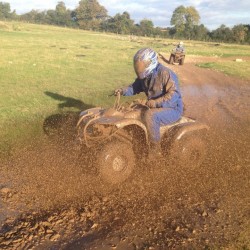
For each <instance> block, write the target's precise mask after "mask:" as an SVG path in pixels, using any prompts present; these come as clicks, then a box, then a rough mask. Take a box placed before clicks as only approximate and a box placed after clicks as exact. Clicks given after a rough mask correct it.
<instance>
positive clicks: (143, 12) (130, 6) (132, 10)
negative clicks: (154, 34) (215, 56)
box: [0, 0, 250, 30]
mask: <svg viewBox="0 0 250 250" xmlns="http://www.w3.org/2000/svg"><path fill="white" fill-rule="evenodd" d="M0 2H8V3H10V6H11V10H14V9H15V10H16V12H17V13H18V14H22V13H26V12H28V11H30V10H32V9H36V10H45V9H55V6H56V4H57V3H58V2H59V1H57V0H0ZM63 2H64V3H65V5H66V6H67V8H69V9H75V8H76V7H77V6H78V3H79V0H64V1H63ZM98 2H99V3H100V4H101V5H103V6H104V7H105V8H106V9H107V11H108V14H109V15H110V16H114V15H115V14H117V13H122V12H124V11H127V12H128V13H129V14H130V17H131V19H133V20H134V21H135V22H136V23H139V22H140V20H142V19H144V18H147V19H150V20H152V21H153V23H154V25H155V26H160V27H169V26H170V19H171V16H172V14H173V11H174V10H175V8H177V7H178V6H180V5H183V6H185V7H187V6H193V7H195V8H196V10H197V11H198V12H199V14H200V17H201V20H200V23H201V24H204V25H205V26H206V27H207V28H208V29H210V30H213V29H216V28H218V27H219V26H220V25H221V24H225V25H226V26H228V27H230V28H231V27H233V26H234V25H236V24H250V0H237V1H235V0H204V1H202V0H175V1H173V0H168V1H167V0H137V1H135V0H133V1H130V0H99V1H98Z"/></svg>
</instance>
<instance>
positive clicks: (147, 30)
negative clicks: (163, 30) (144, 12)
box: [139, 19, 154, 36]
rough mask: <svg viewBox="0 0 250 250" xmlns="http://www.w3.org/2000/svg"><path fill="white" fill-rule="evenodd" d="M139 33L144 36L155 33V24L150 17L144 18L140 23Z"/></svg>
mask: <svg viewBox="0 0 250 250" xmlns="http://www.w3.org/2000/svg"><path fill="white" fill-rule="evenodd" d="M139 33H140V35H143V36H151V35H154V24H153V22H152V21H151V20H149V19H143V20H141V21H140V24H139Z"/></svg>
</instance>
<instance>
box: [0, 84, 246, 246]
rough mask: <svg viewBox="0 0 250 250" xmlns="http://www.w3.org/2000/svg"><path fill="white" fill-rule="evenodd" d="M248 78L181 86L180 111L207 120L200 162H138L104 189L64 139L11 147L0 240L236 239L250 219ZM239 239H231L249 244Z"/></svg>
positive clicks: (137, 242) (193, 242) (180, 242)
mask: <svg viewBox="0 0 250 250" xmlns="http://www.w3.org/2000/svg"><path fill="white" fill-rule="evenodd" d="M248 86H249V85H241V86H240V87H238V86H235V85H232V84H231V85H228V86H225V85H215V84H202V85H200V84H188V85H186V86H185V85H183V86H182V92H183V97H184V102H185V106H186V111H185V113H186V115H187V116H191V117H194V118H197V119H198V120H200V121H202V122H205V123H206V124H208V125H209V126H210V132H209V153H208V157H207V159H206V160H205V162H204V164H203V165H202V167H201V168H200V169H196V170H192V169H189V168H188V164H187V168H184V169H178V168H177V166H173V165H171V166H170V165H168V164H166V165H164V166H163V165H162V164H161V163H156V164H155V165H154V166H148V165H145V166H140V167H141V168H140V172H139V173H138V172H137V173H136V174H135V176H134V177H133V178H131V179H130V180H129V181H128V182H127V183H125V184H123V185H121V186H119V187H117V188H114V189H112V190H110V189H109V188H107V187H105V186H103V184H102V183H101V182H100V180H98V178H95V171H94V170H93V169H92V168H88V166H91V162H90V159H86V158H85V156H84V155H83V156H81V157H79V155H78V149H77V147H75V145H74V144H73V142H72V141H70V140H65V141H59V142H56V143H55V141H53V140H52V141H51V140H48V139H49V138H44V140H43V141H41V142H39V143H38V142H33V143H29V144H30V145H24V147H23V148H22V149H21V150H20V149H19V150H18V151H16V152H13V153H12V156H11V157H10V158H9V159H7V161H6V162H5V163H3V162H2V166H1V173H2V175H1V186H0V188H1V199H0V201H1V203H0V212H1V216H0V222H1V229H0V246H1V247H2V248H6V249H13V248H14V247H17V248H18V247H19V248H24V247H26V248H29V247H33V246H36V247H37V248H38V249H50V248H51V249H59V248H60V249H100V248H105V249H114V247H116V248H117V249H148V248H149V247H152V248H153V249H167V248H170V249H173V248H175V249H181V248H204V247H206V246H207V247H212V248H213V247H215V248H218V247H222V246H227V245H232V244H234V241H235V240H236V239H238V238H239V235H240V233H242V232H243V235H246V234H247V233H246V232H248V230H247V228H246V225H247V223H248V221H249V219H250V218H249V204H250V200H249V197H250V193H249V190H250V189H249V188H250V187H249V177H250V173H249V160H250V159H249V152H250V151H249V145H250V133H249V132H250V131H249V122H250V120H249V118H250V117H249V112H248V111H249V100H250V98H249V88H248ZM83 165H84V169H85V171H83V168H82V167H83ZM244 237H245V238H244ZM244 237H243V240H242V242H241V241H239V242H238V244H239V245H238V246H240V247H245V246H247V244H248V243H247V242H246V240H245V239H247V238H248V236H244Z"/></svg>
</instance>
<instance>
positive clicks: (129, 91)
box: [122, 78, 143, 96]
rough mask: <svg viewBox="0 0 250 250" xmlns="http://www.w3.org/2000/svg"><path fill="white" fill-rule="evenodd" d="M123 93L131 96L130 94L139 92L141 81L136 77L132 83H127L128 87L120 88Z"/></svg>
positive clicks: (140, 90)
mask: <svg viewBox="0 0 250 250" xmlns="http://www.w3.org/2000/svg"><path fill="white" fill-rule="evenodd" d="M122 91H123V95H124V96H131V95H136V94H139V93H141V92H142V91H143V89H142V83H141V81H140V80H139V79H138V78H137V79H136V80H135V81H134V83H132V84H131V85H129V86H128V87H124V88H122Z"/></svg>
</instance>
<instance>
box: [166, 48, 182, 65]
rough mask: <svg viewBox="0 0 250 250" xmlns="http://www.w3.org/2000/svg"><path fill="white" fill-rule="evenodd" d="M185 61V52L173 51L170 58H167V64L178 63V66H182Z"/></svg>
mask: <svg viewBox="0 0 250 250" xmlns="http://www.w3.org/2000/svg"><path fill="white" fill-rule="evenodd" d="M184 60H185V52H180V51H176V49H173V50H172V52H171V54H170V57H169V64H174V63H177V64H178V63H179V65H183V64H184Z"/></svg>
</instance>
